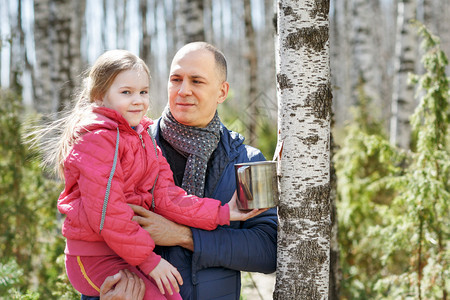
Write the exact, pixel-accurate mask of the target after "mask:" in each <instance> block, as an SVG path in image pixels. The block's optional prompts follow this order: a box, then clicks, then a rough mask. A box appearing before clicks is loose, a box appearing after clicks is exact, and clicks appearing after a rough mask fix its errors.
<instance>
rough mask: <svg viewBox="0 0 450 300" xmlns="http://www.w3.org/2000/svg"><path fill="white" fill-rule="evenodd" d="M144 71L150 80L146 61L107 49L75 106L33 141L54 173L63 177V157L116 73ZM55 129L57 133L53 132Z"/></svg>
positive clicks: (87, 78)
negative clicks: (38, 143) (39, 144)
mask: <svg viewBox="0 0 450 300" xmlns="http://www.w3.org/2000/svg"><path fill="white" fill-rule="evenodd" d="M131 69H133V70H137V71H144V72H146V74H147V75H148V79H149V81H150V71H149V69H148V67H147V65H146V64H145V62H144V61H143V60H142V59H140V58H139V57H137V56H136V55H134V54H132V53H131V52H129V51H126V50H110V51H107V52H105V53H103V54H102V55H101V56H100V57H99V58H97V60H96V61H95V63H94V65H93V66H92V67H91V69H90V71H89V75H88V76H87V77H86V78H85V79H84V80H83V85H82V88H81V91H80V92H79V93H78V95H77V96H76V97H75V99H76V101H75V105H74V106H73V108H72V109H71V110H69V111H68V112H66V113H64V116H63V117H62V118H60V119H58V120H56V121H54V122H52V123H51V125H49V126H46V128H45V129H41V130H39V131H41V132H40V133H39V132H38V133H37V135H35V138H34V139H35V140H41V138H42V137H43V136H49V133H50V132H51V135H52V136H50V138H48V139H42V140H41V142H42V141H44V142H42V145H43V148H44V149H43V150H44V153H46V154H45V158H44V163H45V164H46V165H53V166H54V169H55V171H56V173H57V174H58V175H59V176H60V177H61V178H63V177H64V160H65V159H66V157H67V155H68V154H69V152H70V150H71V149H72V147H73V145H74V144H75V143H76V141H77V140H78V138H79V137H80V135H81V129H83V128H84V127H85V126H87V125H90V124H93V123H95V119H96V116H95V114H94V113H93V110H92V109H93V107H94V106H95V105H96V104H95V101H96V100H101V99H102V98H103V96H104V95H105V94H106V92H107V91H108V89H109V88H110V87H111V85H112V83H113V81H114V79H115V78H116V77H117V75H118V74H119V73H121V72H123V71H127V70H131ZM55 132H56V134H55Z"/></svg>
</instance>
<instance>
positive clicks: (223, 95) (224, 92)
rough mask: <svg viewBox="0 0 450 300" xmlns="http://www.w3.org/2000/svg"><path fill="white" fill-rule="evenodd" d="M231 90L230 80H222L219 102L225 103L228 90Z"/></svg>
mask: <svg viewBox="0 0 450 300" xmlns="http://www.w3.org/2000/svg"><path fill="white" fill-rule="evenodd" d="M229 90H230V84H229V83H228V81H224V82H222V85H221V87H220V93H219V99H217V103H218V104H220V103H223V102H224V101H225V99H227V96H228V91H229Z"/></svg>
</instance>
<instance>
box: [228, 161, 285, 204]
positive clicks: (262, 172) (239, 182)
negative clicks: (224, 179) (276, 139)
mask: <svg viewBox="0 0 450 300" xmlns="http://www.w3.org/2000/svg"><path fill="white" fill-rule="evenodd" d="M234 170H235V173H236V186H237V195H238V199H237V200H238V201H237V206H238V208H239V209H240V210H251V209H254V208H268V207H274V206H277V205H278V179H277V163H276V162H274V161H258V162H250V163H241V164H235V165H234Z"/></svg>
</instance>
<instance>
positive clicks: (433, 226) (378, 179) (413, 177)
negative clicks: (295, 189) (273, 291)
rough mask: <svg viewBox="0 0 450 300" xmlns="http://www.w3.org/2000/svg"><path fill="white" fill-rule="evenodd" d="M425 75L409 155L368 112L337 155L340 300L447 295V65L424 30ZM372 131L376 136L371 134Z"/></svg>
mask: <svg viewBox="0 0 450 300" xmlns="http://www.w3.org/2000/svg"><path fill="white" fill-rule="evenodd" d="M419 27H420V29H419V32H420V34H421V35H422V37H423V38H424V42H423V48H424V49H425V51H426V54H425V55H424V57H423V64H424V67H425V69H426V73H425V74H424V75H422V76H414V77H412V79H413V83H415V84H417V86H418V95H419V96H420V100H421V101H420V104H419V106H418V107H417V109H416V111H415V113H414V115H413V116H412V118H411V126H412V129H413V132H415V134H416V138H415V141H416V145H415V146H414V151H408V152H405V151H402V150H400V149H397V148H396V147H395V146H392V145H390V144H389V142H388V141H387V140H386V138H385V137H384V136H383V134H381V133H380V132H379V131H378V130H379V129H378V128H379V126H378V125H379V124H376V123H374V122H372V121H371V120H370V119H369V118H367V117H368V116H369V114H368V113H367V112H369V111H370V108H367V107H368V102H367V101H365V100H364V99H363V100H362V105H361V106H360V107H359V108H358V111H357V112H358V114H359V115H360V116H363V117H361V118H359V119H358V118H357V121H358V122H359V123H355V124H352V125H350V126H349V127H348V128H347V130H348V134H347V138H346V139H345V142H344V144H343V146H342V149H341V150H340V151H339V152H338V153H337V155H336V156H335V161H336V169H337V176H338V194H339V202H338V214H339V221H340V224H339V226H340V227H339V231H340V236H339V238H340V242H341V247H342V253H341V256H342V264H343V272H344V281H343V283H342V291H343V293H342V294H343V298H344V299H368V298H369V299H409V298H411V299H412V298H414V299H443V298H444V297H445V296H444V295H448V293H449V291H450V282H449V278H450V269H449V261H450V253H449V251H450V239H449V237H450V231H449V229H450V213H449V204H448V202H449V199H450V191H449V190H450V189H449V186H450V181H449V180H450V148H449V146H448V140H449V136H448V128H449V125H450V122H449V106H448V102H449V81H448V78H447V77H446V75H445V67H446V65H447V58H446V57H445V54H444V53H443V52H442V51H441V50H440V48H439V41H438V39H437V38H436V37H434V36H432V35H431V34H430V33H429V32H428V31H427V30H426V29H425V27H423V26H419ZM374 129H375V130H374Z"/></svg>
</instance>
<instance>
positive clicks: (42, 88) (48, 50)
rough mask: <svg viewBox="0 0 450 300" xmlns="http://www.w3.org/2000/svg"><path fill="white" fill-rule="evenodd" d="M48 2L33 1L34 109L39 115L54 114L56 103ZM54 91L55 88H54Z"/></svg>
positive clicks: (51, 25)
mask: <svg viewBox="0 0 450 300" xmlns="http://www.w3.org/2000/svg"><path fill="white" fill-rule="evenodd" d="M50 16H51V11H50V0H34V43H35V53H36V65H35V68H34V72H35V76H34V77H35V87H36V94H35V97H36V98H35V99H34V107H35V109H36V110H37V112H39V113H53V112H56V107H57V105H56V103H53V92H54V89H53V88H52V80H51V76H50V74H51V64H53V63H55V61H53V59H52V54H53V51H52V50H53V47H51V41H50V39H51V35H52V34H53V33H52V30H53V23H52V22H51V17H50ZM55 89H56V87H55Z"/></svg>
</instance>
